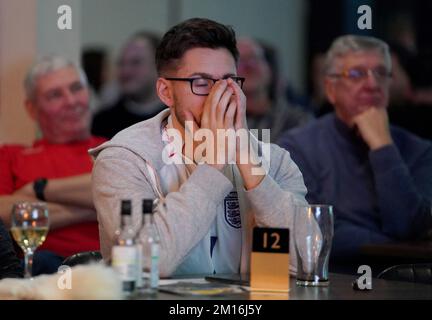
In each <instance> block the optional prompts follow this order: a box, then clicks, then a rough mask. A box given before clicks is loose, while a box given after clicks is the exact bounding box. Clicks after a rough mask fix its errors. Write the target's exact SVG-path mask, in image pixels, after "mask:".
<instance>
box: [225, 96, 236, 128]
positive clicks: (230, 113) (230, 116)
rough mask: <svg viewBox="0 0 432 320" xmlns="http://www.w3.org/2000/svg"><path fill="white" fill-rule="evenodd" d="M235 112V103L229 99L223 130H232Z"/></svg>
mask: <svg viewBox="0 0 432 320" xmlns="http://www.w3.org/2000/svg"><path fill="white" fill-rule="evenodd" d="M236 111H237V103H236V102H235V100H233V99H231V100H230V103H229V105H228V109H227V111H226V113H225V119H224V127H225V128H227V129H229V128H234V119H235V115H236Z"/></svg>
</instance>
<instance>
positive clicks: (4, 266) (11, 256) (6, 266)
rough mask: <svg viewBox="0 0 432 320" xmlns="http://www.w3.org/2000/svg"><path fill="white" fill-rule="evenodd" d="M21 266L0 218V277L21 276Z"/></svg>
mask: <svg viewBox="0 0 432 320" xmlns="http://www.w3.org/2000/svg"><path fill="white" fill-rule="evenodd" d="M23 273H24V271H23V267H22V265H21V263H20V261H19V259H18V257H17V256H16V253H15V250H14V246H13V244H12V240H11V238H10V236H9V232H8V231H7V229H6V228H5V226H4V224H3V221H2V220H1V219H0V279H4V278H22V277H23Z"/></svg>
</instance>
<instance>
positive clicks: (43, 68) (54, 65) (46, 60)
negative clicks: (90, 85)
mask: <svg viewBox="0 0 432 320" xmlns="http://www.w3.org/2000/svg"><path fill="white" fill-rule="evenodd" d="M67 67H73V68H75V70H76V71H77V72H78V74H79V77H80V80H81V83H82V84H83V85H84V86H87V77H86V75H85V73H84V71H83V69H82V68H81V67H79V66H78V65H77V64H76V63H75V62H73V61H72V60H69V59H67V58H64V57H60V56H46V57H43V58H41V59H39V60H38V61H37V62H36V63H35V64H34V65H33V66H32V67H31V68H30V70H29V71H28V72H27V75H26V77H25V79H24V89H25V93H26V97H27V99H29V100H33V99H34V94H35V88H36V82H37V79H38V78H39V77H41V76H44V75H46V74H49V73H51V72H54V71H57V70H59V69H63V68H67Z"/></svg>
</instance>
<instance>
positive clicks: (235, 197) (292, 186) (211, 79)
mask: <svg viewBox="0 0 432 320" xmlns="http://www.w3.org/2000/svg"><path fill="white" fill-rule="evenodd" d="M237 59H238V52H237V48H236V39H235V33H234V31H233V30H232V29H231V28H230V27H228V26H225V25H222V24H219V23H217V22H215V21H211V20H207V19H190V20H187V21H185V22H183V23H180V24H179V25H177V26H174V27H173V28H171V29H170V30H169V31H168V32H167V33H166V34H165V36H164V37H163V39H162V41H161V43H160V45H159V47H158V49H157V52H156V64H157V69H158V74H159V78H158V80H157V85H156V87H157V88H156V90H157V94H158V96H159V98H160V99H161V100H162V101H163V103H164V104H165V105H167V106H168V107H169V110H165V111H163V112H161V113H160V114H159V115H157V116H156V117H154V118H153V119H150V120H147V121H145V122H141V123H139V124H137V125H134V126H132V127H130V128H128V129H126V130H124V131H123V132H121V133H120V134H118V135H117V136H116V137H114V138H113V140H111V141H110V142H108V143H107V144H104V145H103V146H101V147H100V148H96V149H95V150H92V151H91V153H92V154H93V155H94V157H95V158H96V162H95V168H94V171H93V194H94V197H95V205H96V208H97V212H98V220H99V227H100V236H101V249H102V255H103V257H104V259H109V258H110V254H111V252H110V251H111V247H112V246H113V244H114V240H115V230H116V229H117V228H118V226H119V223H120V217H119V204H120V200H121V199H132V201H133V219H134V223H135V225H136V227H137V228H138V227H139V226H140V222H139V221H140V217H141V214H140V207H141V204H140V203H141V201H142V199H144V198H159V200H160V201H159V205H158V210H157V211H156V213H155V217H154V220H155V223H156V228H157V230H158V233H159V235H160V238H161V253H160V273H161V276H168V275H171V274H173V273H174V274H198V273H201V274H203V273H205V274H209V273H240V272H242V273H246V272H248V271H249V255H250V250H251V235H252V228H253V226H256V225H258V226H266V227H285V228H290V229H291V230H292V227H293V215H294V205H295V204H296V203H305V199H304V196H305V193H306V188H305V186H304V183H303V179H302V175H301V173H300V171H299V170H298V168H297V166H296V165H295V164H294V162H293V161H292V160H291V159H290V156H289V154H288V153H287V152H286V151H284V150H283V149H281V148H279V147H277V146H276V145H270V144H268V143H259V144H258V143H256V144H255V146H257V148H250V149H249V148H244V146H242V145H241V143H224V142H227V141H225V140H226V139H227V137H226V136H220V135H218V133H219V132H222V133H224V132H228V131H231V132H234V133H235V134H236V135H235V137H236V138H235V139H234V140H241V139H239V137H243V139H244V138H246V139H247V141H246V142H247V144H246V145H248V144H249V143H248V142H250V141H252V140H253V141H256V140H254V139H255V138H253V137H252V135H249V131H248V128H247V123H246V120H245V119H246V117H245V114H246V98H245V96H244V94H243V92H242V90H241V87H242V84H243V81H245V79H243V78H242V77H240V76H239V75H237ZM246 81H247V79H246ZM197 132H201V133H203V132H204V133H206V136H205V138H204V139H203V136H199V137H198V136H197V134H196V133H197ZM239 132H247V135H246V136H244V135H243V136H242V135H237V133H239ZM194 133H195V135H193V134H194ZM209 133H210V134H209ZM191 134H192V135H193V138H194V139H195V140H194V139H188V136H190V135H191ZM175 137H177V138H180V139H179V140H180V143H179V144H177V145H173V144H172V142H173V140H172V139H173V138H175ZM227 140H229V139H227ZM190 141H192V145H190ZM212 142H213V143H212ZM230 142H232V141H230ZM240 142H241V141H240ZM203 147H204V149H205V151H204V152H199V151H200V150H201V151H203ZM188 148H189V149H191V150H192V151H193V152H191V153H188V152H187V150H188ZM266 148H268V149H269V151H270V152H269V153H267V154H265V152H258V151H259V150H258V149H260V150H261V151H263V150H265V149H266ZM221 153H222V154H223V155H224V156H223V157H220V155H221ZM260 153H262V154H260ZM245 154H246V160H247V161H243V162H242V161H241V158H242V157H241V156H242V155H245ZM229 155H231V156H232V157H229ZM270 155H271V159H270ZM221 159H222V161H220V160H221ZM170 160H173V161H170ZM254 169H256V170H254ZM276 202H277V205H275V204H276ZM290 244H291V255H292V257H293V258H292V259H291V260H290V261H291V263H292V265H291V270H292V271H295V267H296V259H295V252H294V249H293V241H291V242H290ZM287 272H288V270H287Z"/></svg>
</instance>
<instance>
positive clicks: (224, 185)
mask: <svg viewBox="0 0 432 320" xmlns="http://www.w3.org/2000/svg"><path fill="white" fill-rule="evenodd" d="M169 114H170V113H169V110H164V111H162V112H161V113H159V114H158V115H157V116H155V117H154V118H152V119H149V120H147V121H143V122H140V123H137V124H136V125H133V126H131V127H129V128H127V129H125V130H123V131H121V132H119V133H118V134H117V135H116V136H114V138H113V139H112V140H110V141H108V142H106V143H104V144H102V145H100V146H99V147H97V148H95V149H92V150H90V151H89V152H90V154H91V155H92V156H93V157H94V158H95V164H94V167H93V176H92V179H93V198H94V202H95V206H96V210H97V217H98V221H99V233H100V241H101V252H102V256H103V257H104V259H105V260H108V259H109V258H110V256H111V247H112V246H113V244H114V242H115V231H116V230H117V229H118V228H119V226H120V209H119V208H120V201H121V200H122V199H131V200H132V204H133V213H132V216H133V221H134V225H135V227H136V228H137V229H138V228H139V226H140V225H141V212H140V211H141V201H142V199H144V198H153V199H154V198H158V197H160V195H161V191H160V190H161V188H160V183H159V181H158V180H159V179H160V177H159V176H158V174H157V173H158V172H159V170H160V169H161V168H162V167H163V165H164V163H163V161H162V150H163V148H164V144H163V142H162V138H161V125H162V122H163V121H164V120H165V119H166V118H167V117H168V116H169ZM270 154H271V159H270V168H269V172H268V174H267V175H266V177H265V178H264V179H263V180H262V181H261V183H260V184H259V185H258V186H257V187H255V188H254V189H252V190H248V191H246V190H245V189H244V187H243V183H242V181H241V176H240V174H239V173H238V169H237V168H236V170H235V172H236V173H237V174H236V178H235V179H236V182H237V179H240V183H236V185H237V193H238V194H239V202H240V210H241V211H242V256H241V266H240V272H242V273H247V272H249V264H250V263H249V257H250V251H251V238H252V228H253V226H260V227H279V228H289V229H290V270H291V272H295V271H296V264H297V263H296V254H295V249H294V241H293V237H292V236H293V222H294V212H295V208H294V206H295V204H305V203H306V200H305V195H306V187H305V185H304V182H303V177H302V174H301V173H300V170H299V169H298V167H297V166H296V164H295V163H294V162H293V161H292V160H291V158H290V155H289V153H288V152H287V151H285V150H283V149H281V148H279V147H278V146H276V145H273V144H272V145H271V148H270ZM148 165H149V166H151V168H153V169H154V172H155V173H156V180H155V179H154V177H152V175H151V172H150V171H149V170H148V167H147V166H148ZM232 189H233V184H232V182H231V181H230V180H229V179H228V178H227V177H226V176H225V175H224V174H223V173H222V172H220V171H218V170H217V169H215V168H213V167H211V166H208V165H205V164H202V165H198V167H197V168H196V169H195V170H194V171H193V173H192V174H191V175H190V177H189V178H188V180H187V181H186V182H185V183H183V184H182V185H181V187H180V189H179V191H177V192H170V193H168V194H166V195H162V196H163V197H164V202H165V204H166V210H163V211H159V212H157V213H156V215H155V217H154V220H155V224H156V228H157V230H158V233H159V236H160V239H161V249H160V252H161V254H160V274H161V276H162V277H165V276H170V275H171V274H173V273H174V272H175V271H176V269H177V268H178V267H179V265H180V264H182V265H184V263H185V261H186V262H188V263H187V264H186V265H187V266H188V273H212V272H213V269H212V268H211V267H210V265H208V262H207V261H208V257H204V254H203V253H198V254H197V251H196V250H192V249H193V248H194V247H196V246H197V245H198V244H199V243H200V242H201V241H204V238H205V236H206V235H207V234H208V231H209V229H210V227H211V225H212V223H213V221H214V220H215V216H216V212H217V209H218V206H221V205H223V202H224V198H225V197H226V196H227V195H228V193H229V192H230V191H231V190H232ZM208 251H209V250H208Z"/></svg>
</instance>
